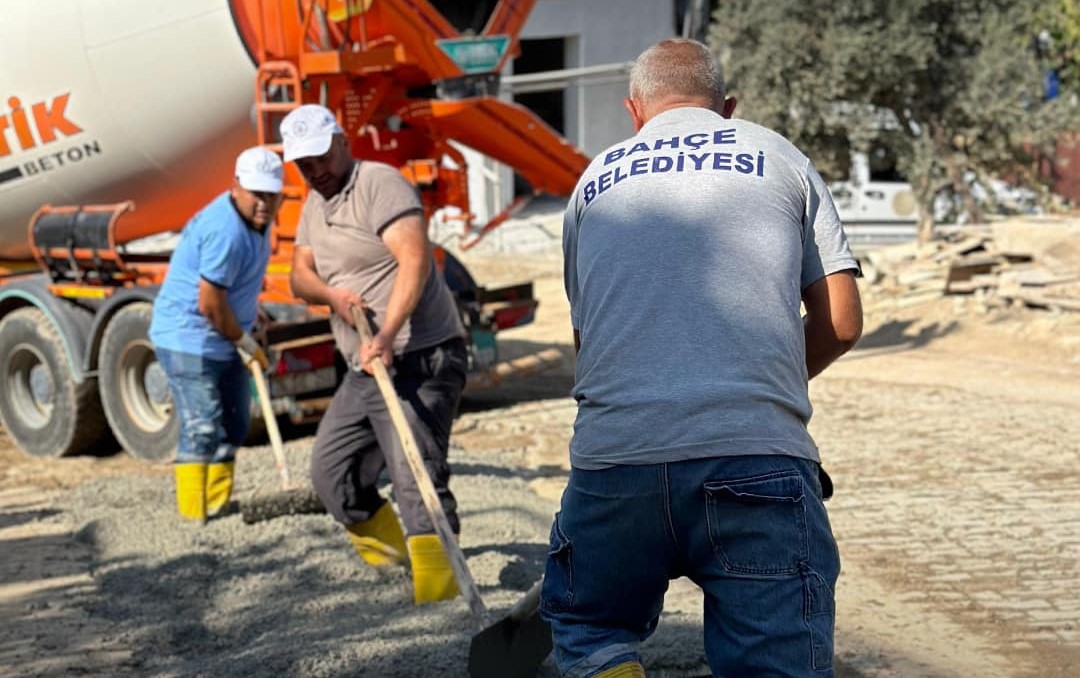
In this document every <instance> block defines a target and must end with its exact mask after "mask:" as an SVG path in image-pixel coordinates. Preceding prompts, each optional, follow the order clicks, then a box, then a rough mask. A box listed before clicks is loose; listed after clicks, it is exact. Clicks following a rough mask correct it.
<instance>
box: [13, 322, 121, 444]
mask: <svg viewBox="0 0 1080 678" xmlns="http://www.w3.org/2000/svg"><path fill="white" fill-rule="evenodd" d="M73 373H74V371H73V370H72V367H71V364H70V363H69V362H68V357H67V353H66V352H65V350H64V344H63V341H62V340H61V338H60V334H59V333H58V332H57V330H56V328H55V327H54V326H53V324H52V322H50V321H49V319H48V318H47V317H46V316H45V314H44V313H43V312H42V311H41V310H39V309H37V308H20V309H18V310H16V311H13V312H11V313H10V314H8V316H7V317H5V318H4V320H3V321H2V322H0V421H2V422H3V424H4V430H6V431H7V432H8V435H10V436H11V437H12V438H13V439H14V440H15V443H16V444H17V445H18V446H19V447H20V448H21V449H22V450H23V451H25V452H27V453H29V454H32V455H33V456H35V457H63V456H67V455H73V454H79V453H81V452H85V451H86V450H87V449H88V448H89V447H90V446H91V445H93V444H94V443H96V442H97V441H98V440H99V439H100V438H101V437H102V434H103V433H104V432H105V417H104V416H103V415H102V412H101V403H100V401H99V399H98V391H97V384H96V382H95V381H94V380H93V379H87V380H85V381H83V382H82V383H81V384H79V383H76V382H75V380H74V379H73V378H72V374H73Z"/></svg>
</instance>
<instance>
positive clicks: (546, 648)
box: [469, 612, 551, 678]
mask: <svg viewBox="0 0 1080 678" xmlns="http://www.w3.org/2000/svg"><path fill="white" fill-rule="evenodd" d="M549 654H551V629H550V628H549V627H548V624H547V622H545V621H544V620H543V619H541V618H540V616H539V615H538V614H536V613H535V612H534V613H533V614H530V615H527V616H526V617H525V618H524V619H522V620H521V621H517V620H514V619H513V618H510V617H507V618H506V619H503V620H502V621H500V622H497V623H495V624H492V625H491V626H489V627H487V628H486V629H484V630H483V631H481V632H480V633H478V634H476V635H475V636H473V639H472V644H471V645H470V646H469V676H471V678H534V677H535V676H536V672H537V671H538V670H540V665H541V664H542V663H543V662H544V659H546V658H547V656H548V655H549Z"/></svg>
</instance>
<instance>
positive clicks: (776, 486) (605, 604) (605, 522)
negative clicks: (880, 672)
mask: <svg viewBox="0 0 1080 678" xmlns="http://www.w3.org/2000/svg"><path fill="white" fill-rule="evenodd" d="M839 574H840V555H839V553H838V551H837V548H836V541H835V539H834V538H833V535H832V530H831V528H830V527H829V519H828V516H827V515H826V513H825V506H824V504H823V503H822V499H821V485H820V482H819V480H818V465H817V464H816V463H814V462H810V461H806V460H803V459H797V458H794V457H786V456H778V455H777V456H769V455H760V456H738V457H721V458H714V459H704V460H694V461H682V462H676V463H667V464H650V465H643V466H617V467H613V468H609V469H604V470H600V471H583V470H579V469H573V470H571V472H570V479H569V482H568V484H567V487H566V490H565V492H564V493H563V497H562V509H561V511H560V512H559V513H558V514H556V516H555V522H554V524H553V525H552V528H551V548H550V552H549V555H548V560H547V566H546V569H545V573H544V585H543V592H542V597H541V604H540V613H541V616H542V617H543V618H544V619H545V620H547V621H548V622H549V623H550V624H551V630H552V636H553V640H554V643H555V661H556V663H557V664H558V666H559V670H560V671H561V673H562V675H563V676H572V677H574V678H584V677H587V676H591V675H594V674H595V673H598V672H599V671H601V670H602V669H604V668H606V667H610V666H614V665H616V664H619V663H622V662H625V661H631V660H637V661H640V657H639V655H638V646H639V644H640V643H641V642H642V641H644V640H645V639H646V638H648V637H649V636H650V635H652V633H653V631H654V630H656V625H657V622H658V620H659V617H660V610H661V609H662V607H663V602H664V594H665V593H666V592H667V588H668V581H669V580H672V579H676V578H678V577H682V576H685V577H689V578H690V579H691V580H693V581H694V582H695V583H697V584H698V585H699V586H700V587H701V588H702V590H703V591H704V592H705V653H706V655H707V657H708V660H709V666H710V667H711V668H712V672H713V675H714V676H726V677H729V678H730V677H736V676H762V677H764V676H770V677H781V676H784V677H794V676H814V677H817V678H826V677H831V676H833V670H832V656H833V622H834V616H835V615H834V606H833V601H834V599H833V590H834V588H833V587H834V585H835V584H836V579H837V577H838V576H839Z"/></svg>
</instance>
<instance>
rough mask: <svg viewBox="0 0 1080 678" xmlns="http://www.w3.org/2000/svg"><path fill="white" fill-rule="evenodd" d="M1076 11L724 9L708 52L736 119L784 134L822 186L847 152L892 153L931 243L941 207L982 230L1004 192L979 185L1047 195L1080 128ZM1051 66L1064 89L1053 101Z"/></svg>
mask: <svg viewBox="0 0 1080 678" xmlns="http://www.w3.org/2000/svg"><path fill="white" fill-rule="evenodd" d="M1077 2H1078V0H1041V1H1040V0H905V1H904V2H884V1H880V0H720V2H719V3H718V6H717V9H716V11H715V13H714V14H713V21H712V25H711V27H710V32H709V42H710V46H711V47H712V49H713V50H714V51H715V52H716V53H717V55H718V56H719V58H720V61H721V63H722V65H723V66H724V69H725V74H726V76H727V80H728V88H729V92H730V93H731V94H733V95H735V96H736V97H737V98H738V100H739V109H738V111H739V115H740V116H741V117H744V118H747V119H750V120H754V121H756V122H759V123H761V124H763V125H765V126H767V127H770V128H772V129H775V130H776V131H778V132H780V133H781V134H784V135H785V136H787V137H788V138H789V139H791V140H792V141H793V142H794V143H795V144H796V145H798V146H799V147H800V148H802V149H803V150H804V151H806V152H807V153H808V154H809V155H810V156H811V157H812V158H813V160H814V161H815V163H816V164H817V166H818V168H819V170H820V171H821V172H822V174H824V175H825V176H826V177H830V178H840V177H843V176H846V174H847V170H848V169H849V163H850V157H849V152H850V150H851V149H858V150H866V149H868V148H869V146H870V144H871V143H873V144H875V145H877V146H882V147H885V148H887V149H888V150H889V151H890V152H891V154H892V155H894V156H895V158H896V159H897V165H898V168H899V169H900V171H901V172H902V173H903V174H904V175H905V176H907V177H908V179H909V180H910V182H911V184H912V188H913V190H914V193H915V197H916V200H917V202H918V204H919V207H920V212H921V220H920V225H919V233H920V238H921V239H925V238H928V237H929V235H930V230H931V228H932V225H933V213H934V211H933V203H934V200H935V198H937V197H939V196H942V195H945V196H949V197H950V198H953V199H955V200H957V201H959V202H960V203H961V204H962V205H963V206H964V208H965V210H966V211H967V212H968V214H969V216H970V217H971V218H972V219H976V220H977V219H979V218H981V214H982V202H983V201H989V202H990V203H992V201H993V198H994V196H993V193H992V192H991V193H989V194H984V193H982V192H979V191H978V189H977V188H976V187H975V186H976V185H984V186H985V185H987V183H988V182H989V180H990V179H992V178H1005V179H1007V180H1008V181H1010V182H1011V183H1014V184H1018V185H1023V186H1027V187H1031V188H1037V189H1038V190H1039V191H1040V195H1042V196H1043V197H1044V199H1045V198H1048V193H1047V189H1046V186H1045V173H1042V172H1040V171H1039V167H1040V162H1042V161H1045V160H1046V159H1047V158H1051V157H1052V156H1053V153H1054V151H1055V149H1056V145H1057V142H1058V140H1059V139H1060V138H1062V136H1063V135H1065V134H1067V133H1071V132H1073V131H1075V130H1078V129H1080V114H1078V113H1080V107H1078V106H1077V103H1076V98H1075V96H1074V95H1071V94H1068V92H1069V89H1070V87H1071V86H1072V85H1074V84H1075V83H1076V80H1077V78H1076V65H1075V56H1076V52H1070V50H1072V49H1073V48H1074V46H1075V45H1076V44H1077V43H1078V41H1080V27H1078V26H1077V24H1076V23H1074V22H1075V19H1076V17H1077V15H1078V11H1077ZM1040 35H1041V36H1042V40H1041V41H1040V39H1039V37H1040ZM1050 68H1055V69H1057V71H1056V72H1057V73H1058V74H1059V75H1061V76H1062V90H1063V91H1064V92H1066V93H1065V94H1063V95H1061V96H1057V97H1056V98H1052V99H1049V98H1047V90H1046V76H1047V73H1048V71H1049V69H1050ZM1071 91H1072V92H1076V91H1077V90H1075V89H1072V90H1071ZM883 121H891V124H885V123H883ZM976 196H979V199H976Z"/></svg>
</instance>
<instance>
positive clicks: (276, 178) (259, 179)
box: [236, 146, 285, 193]
mask: <svg viewBox="0 0 1080 678" xmlns="http://www.w3.org/2000/svg"><path fill="white" fill-rule="evenodd" d="M284 174H285V172H284V167H283V166H282V164H281V158H279V157H278V154H277V153H274V152H273V151H271V150H269V149H267V148H264V147H262V146H255V147H253V148H249V149H247V150H246V151H244V152H243V153H241V154H240V155H238V156H236V180H237V181H238V182H239V183H240V186H241V187H242V188H246V189H247V190H249V191H258V192H259V193H281V184H282V180H283V178H284Z"/></svg>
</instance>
